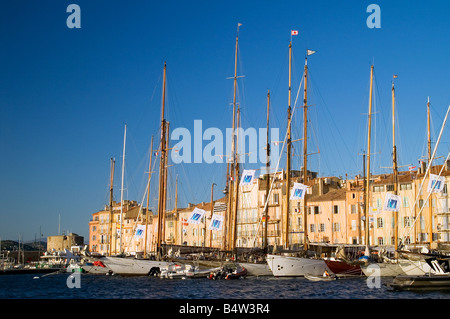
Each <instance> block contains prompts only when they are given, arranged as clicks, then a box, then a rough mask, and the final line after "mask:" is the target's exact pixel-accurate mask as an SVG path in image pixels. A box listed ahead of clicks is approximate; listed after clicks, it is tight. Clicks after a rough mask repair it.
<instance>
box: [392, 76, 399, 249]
mask: <svg viewBox="0 0 450 319" xmlns="http://www.w3.org/2000/svg"><path fill="white" fill-rule="evenodd" d="M395 78H396V76H394V79H395ZM392 145H393V150H392V161H393V165H392V169H393V171H394V195H397V194H398V168H397V146H396V145H395V88H394V80H392ZM394 241H395V244H394V245H395V254H396V255H397V249H398V211H394Z"/></svg>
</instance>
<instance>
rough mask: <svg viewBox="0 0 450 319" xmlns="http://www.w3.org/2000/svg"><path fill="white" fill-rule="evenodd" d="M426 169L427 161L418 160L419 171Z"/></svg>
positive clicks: (422, 171) (423, 171)
mask: <svg viewBox="0 0 450 319" xmlns="http://www.w3.org/2000/svg"><path fill="white" fill-rule="evenodd" d="M426 170H427V163H426V162H425V161H421V162H420V173H425V171H426Z"/></svg>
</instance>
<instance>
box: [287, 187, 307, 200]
mask: <svg viewBox="0 0 450 319" xmlns="http://www.w3.org/2000/svg"><path fill="white" fill-rule="evenodd" d="M307 189H308V186H306V185H304V184H302V183H294V187H293V188H292V192H291V197H290V198H289V199H303V198H304V197H305V193H306V190H307Z"/></svg>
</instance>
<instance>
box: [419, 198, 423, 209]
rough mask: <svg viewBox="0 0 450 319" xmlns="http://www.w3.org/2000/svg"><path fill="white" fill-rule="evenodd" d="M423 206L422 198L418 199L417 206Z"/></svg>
mask: <svg viewBox="0 0 450 319" xmlns="http://www.w3.org/2000/svg"><path fill="white" fill-rule="evenodd" d="M422 207H423V199H419V208H422Z"/></svg>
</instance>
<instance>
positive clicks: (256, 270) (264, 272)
mask: <svg viewBox="0 0 450 319" xmlns="http://www.w3.org/2000/svg"><path fill="white" fill-rule="evenodd" d="M269 109H270V91H268V92H267V136H266V138H267V144H266V177H267V182H266V203H265V205H264V215H263V218H262V219H261V221H264V223H263V226H264V230H263V239H262V246H263V252H264V254H267V249H268V238H267V233H268V229H267V228H268V224H269V205H268V200H269V192H270V142H269ZM255 239H256V238H255ZM239 264H240V265H242V266H243V267H245V268H246V269H247V275H248V276H257V277H259V276H273V273H272V270H271V269H270V267H269V265H268V264H267V261H266V260H259V259H256V260H255V261H254V262H240V263H239Z"/></svg>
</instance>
